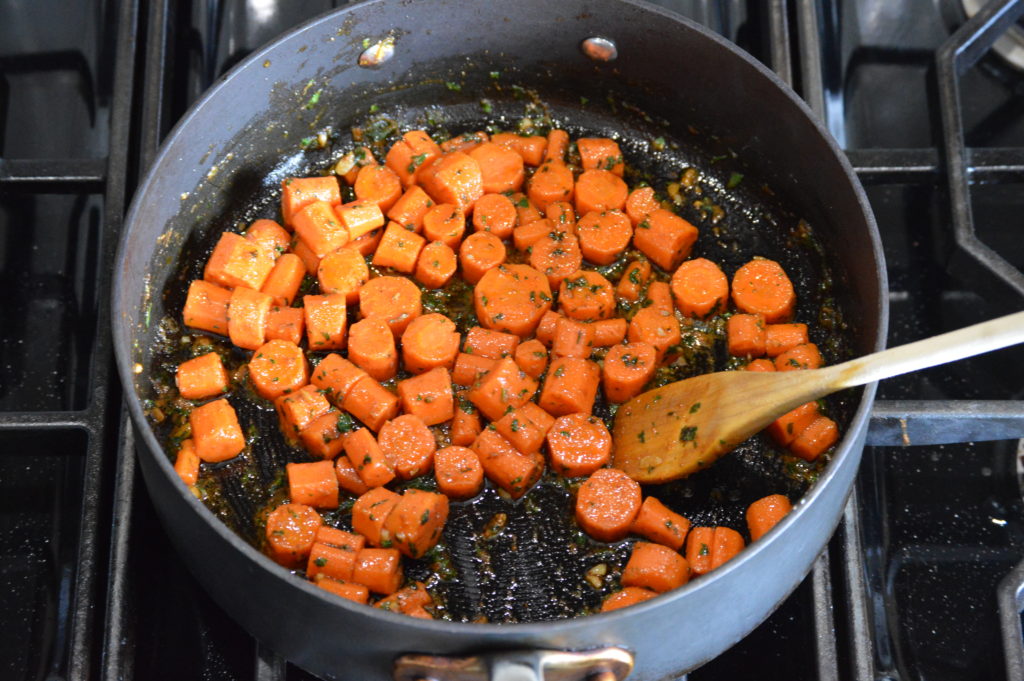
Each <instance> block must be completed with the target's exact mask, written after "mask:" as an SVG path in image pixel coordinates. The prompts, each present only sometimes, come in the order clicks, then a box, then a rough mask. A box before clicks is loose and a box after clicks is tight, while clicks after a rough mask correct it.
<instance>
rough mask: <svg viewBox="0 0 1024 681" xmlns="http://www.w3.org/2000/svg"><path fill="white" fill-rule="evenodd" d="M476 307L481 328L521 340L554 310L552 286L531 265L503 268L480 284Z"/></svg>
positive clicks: (488, 274) (476, 294)
mask: <svg viewBox="0 0 1024 681" xmlns="http://www.w3.org/2000/svg"><path fill="white" fill-rule="evenodd" d="M479 233H482V232H478V234H479ZM473 304H474V308H475V310H476V316H477V319H479V320H480V324H481V325H482V326H485V327H487V328H488V329H496V330H498V331H506V332H508V333H512V334H515V335H517V336H519V337H520V338H522V337H524V336H528V335H530V334H531V333H533V331H534V329H536V328H537V324H538V323H539V322H540V318H541V317H542V316H543V315H544V313H545V312H547V311H548V310H549V309H551V287H550V285H549V284H548V280H547V278H546V277H544V276H543V275H542V274H541V273H540V272H538V271H537V270H535V269H533V268H532V267H529V266H528V265H501V266H499V267H496V268H494V269H493V270H490V271H489V272H487V274H485V275H484V276H483V277H482V278H481V279H480V281H479V282H478V283H477V285H476V287H475V288H474V289H473Z"/></svg>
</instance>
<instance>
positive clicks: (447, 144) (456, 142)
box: [441, 130, 491, 154]
mask: <svg viewBox="0 0 1024 681" xmlns="http://www.w3.org/2000/svg"><path fill="white" fill-rule="evenodd" d="M490 141H491V137H490V135H488V134H487V133H486V132H484V131H483V130H477V131H476V132H464V133H462V134H461V135H456V136H455V137H452V138H451V139H449V140H445V141H444V142H441V151H443V152H444V153H446V154H447V153H448V152H449V151H464V152H466V153H467V154H468V153H469V152H470V151H471V150H473V149H476V148H477V147H478V146H480V145H481V144H483V143H484V142H490Z"/></svg>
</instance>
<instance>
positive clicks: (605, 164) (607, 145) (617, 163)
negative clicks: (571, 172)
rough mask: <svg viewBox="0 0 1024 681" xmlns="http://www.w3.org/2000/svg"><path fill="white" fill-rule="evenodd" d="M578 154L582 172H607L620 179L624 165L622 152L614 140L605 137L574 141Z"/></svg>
mask: <svg viewBox="0 0 1024 681" xmlns="http://www.w3.org/2000/svg"><path fill="white" fill-rule="evenodd" d="M576 148H577V149H578V150H579V152H580V165H582V166H583V169H584V170H608V171H610V172H612V173H614V174H616V175H618V176H619V177H622V174H623V172H625V170H626V164H625V163H624V162H623V160H622V150H621V149H619V144H618V142H616V141H615V140H612V139H608V138H607V137H581V138H579V139H578V140H576Z"/></svg>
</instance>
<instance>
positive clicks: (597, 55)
mask: <svg viewBox="0 0 1024 681" xmlns="http://www.w3.org/2000/svg"><path fill="white" fill-rule="evenodd" d="M580 49H582V50H583V54H585V55H587V56H588V57H590V58H591V59H593V60H594V61H612V60H613V59H615V58H616V57H618V56H619V49H618V48H617V47H615V41H613V40H611V39H609V38H601V37H600V36H594V37H592V38H587V39H586V40H584V41H583V43H582V44H581V45H580Z"/></svg>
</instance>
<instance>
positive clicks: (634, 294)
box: [615, 260, 651, 303]
mask: <svg viewBox="0 0 1024 681" xmlns="http://www.w3.org/2000/svg"><path fill="white" fill-rule="evenodd" d="M650 278H651V264H650V263H649V262H647V261H646V260H634V261H632V262H630V263H629V264H628V265H626V269H624V270H622V277H621V278H620V279H619V284H618V286H616V287H615V295H617V296H618V297H619V298H621V299H622V300H625V301H627V302H630V303H634V302H636V301H638V300H640V292H641V291H642V290H643V288H644V286H646V285H647V280H648V279H650Z"/></svg>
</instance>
